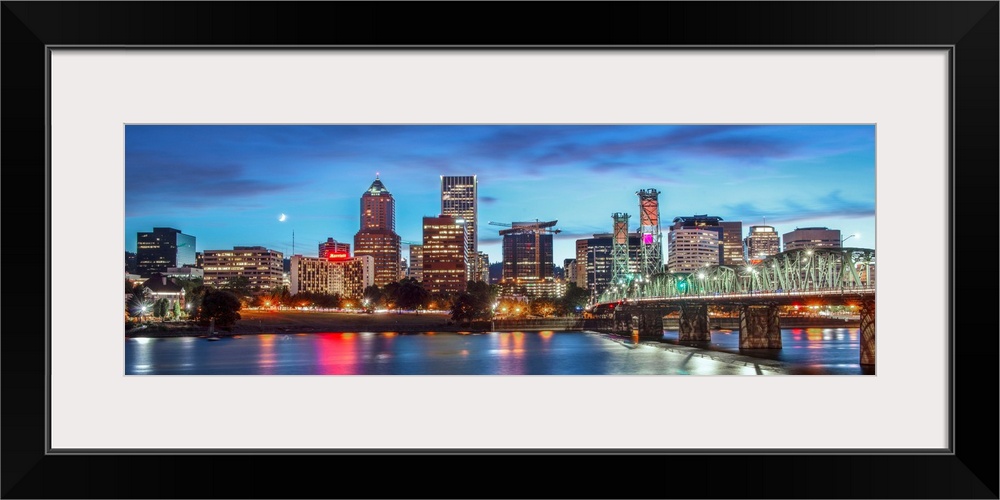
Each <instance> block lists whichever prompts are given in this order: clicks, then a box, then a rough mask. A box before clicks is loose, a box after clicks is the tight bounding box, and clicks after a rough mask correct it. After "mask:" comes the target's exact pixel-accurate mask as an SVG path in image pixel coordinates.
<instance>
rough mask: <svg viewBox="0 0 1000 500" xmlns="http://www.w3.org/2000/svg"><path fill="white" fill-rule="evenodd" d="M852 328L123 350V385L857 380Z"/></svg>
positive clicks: (368, 338)
mask: <svg viewBox="0 0 1000 500" xmlns="http://www.w3.org/2000/svg"><path fill="white" fill-rule="evenodd" d="M859 337H860V334H859V330H858V329H857V328H790V329H783V330H782V344H783V349H781V350H753V351H748V350H744V351H742V352H741V351H740V350H739V334H738V333H737V332H731V333H730V332H713V334H712V341H711V343H709V344H708V345H704V346H702V348H692V347H687V346H681V345H677V344H676V343H675V342H676V339H677V332H676V331H667V332H666V333H665V335H664V339H665V342H663V343H656V342H642V343H640V344H638V345H636V344H632V343H631V342H630V341H625V340H623V339H620V338H617V337H613V336H610V335H606V334H596V333H585V332H527V333H521V332H514V333H506V332H505V333H496V332H493V333H482V334H459V333H436V334H430V333H424V334H396V333H369V332H362V333H308V334H287V335H286V334H261V335H241V336H238V337H231V338H223V339H221V340H218V341H208V340H207V339H205V338H198V337H179V338H160V339H157V338H131V339H126V340H125V373H126V374H129V375H133V374H135V375H758V374H760V375H773V374H814V375H861V374H870V373H874V371H873V370H872V369H870V368H867V367H866V368H864V369H862V367H861V366H860V365H859V363H858V360H859V356H860V354H859Z"/></svg>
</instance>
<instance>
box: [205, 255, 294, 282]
mask: <svg viewBox="0 0 1000 500" xmlns="http://www.w3.org/2000/svg"><path fill="white" fill-rule="evenodd" d="M204 260H205V265H204V272H205V284H206V285H209V286H215V287H218V286H224V285H226V284H227V282H229V281H230V280H232V279H234V278H241V277H242V278H247V280H248V281H249V285H250V289H251V290H273V289H277V288H280V287H281V286H282V272H283V262H282V261H283V259H282V255H281V252H278V251H275V250H269V249H267V248H264V247H261V246H244V247H233V249H232V250H205V252H204Z"/></svg>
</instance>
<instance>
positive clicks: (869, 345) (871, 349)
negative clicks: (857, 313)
mask: <svg viewBox="0 0 1000 500" xmlns="http://www.w3.org/2000/svg"><path fill="white" fill-rule="evenodd" d="M861 364H862V365H874V364H875V301H874V300H865V301H862V302H861Z"/></svg>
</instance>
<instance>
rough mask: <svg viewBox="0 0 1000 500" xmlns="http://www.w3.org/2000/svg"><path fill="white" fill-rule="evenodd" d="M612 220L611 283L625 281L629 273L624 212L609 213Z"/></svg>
mask: <svg viewBox="0 0 1000 500" xmlns="http://www.w3.org/2000/svg"><path fill="white" fill-rule="evenodd" d="M611 218H612V220H614V232H613V233H612V235H613V236H612V240H611V283H612V284H615V285H621V284H623V283H625V281H626V279H627V278H628V274H629V265H628V219H629V215H628V214H626V213H620V212H616V213H614V214H611Z"/></svg>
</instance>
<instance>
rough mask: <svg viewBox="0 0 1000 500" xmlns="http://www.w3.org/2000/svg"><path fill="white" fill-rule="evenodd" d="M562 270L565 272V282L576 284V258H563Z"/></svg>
mask: <svg viewBox="0 0 1000 500" xmlns="http://www.w3.org/2000/svg"><path fill="white" fill-rule="evenodd" d="M563 270H564V272H565V273H566V282H567V283H573V284H574V285H575V284H576V259H563Z"/></svg>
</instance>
